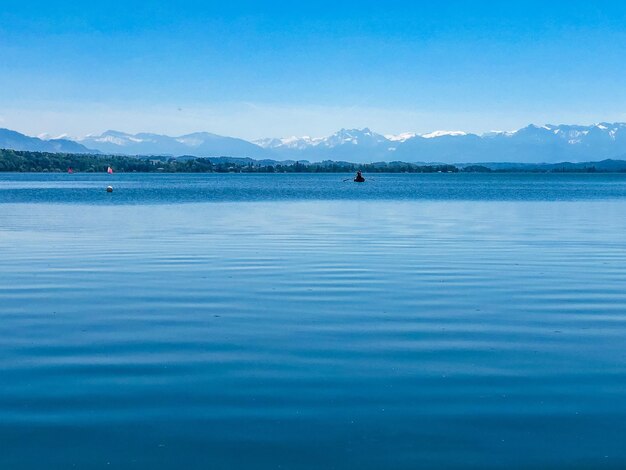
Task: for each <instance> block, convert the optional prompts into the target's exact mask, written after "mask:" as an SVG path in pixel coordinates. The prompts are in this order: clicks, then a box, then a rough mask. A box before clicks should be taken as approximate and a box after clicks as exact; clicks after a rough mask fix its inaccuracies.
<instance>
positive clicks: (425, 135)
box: [421, 131, 467, 139]
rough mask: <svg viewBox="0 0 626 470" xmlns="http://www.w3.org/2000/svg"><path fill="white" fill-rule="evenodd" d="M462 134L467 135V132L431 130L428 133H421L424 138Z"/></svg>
mask: <svg viewBox="0 0 626 470" xmlns="http://www.w3.org/2000/svg"><path fill="white" fill-rule="evenodd" d="M461 135H467V132H463V131H434V132H429V133H428V134H421V136H422V137H423V138H424V139H432V138H434V137H445V136H452V137H457V136H461Z"/></svg>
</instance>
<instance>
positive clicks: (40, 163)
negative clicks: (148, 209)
mask: <svg viewBox="0 0 626 470" xmlns="http://www.w3.org/2000/svg"><path fill="white" fill-rule="evenodd" d="M596 165H599V167H598V168H596ZM108 167H111V168H112V169H113V171H115V172H119V173H132V172H137V173H351V172H355V171H356V170H361V171H363V172H366V173H458V172H465V173H490V172H498V173H502V172H507V173H509V172H541V173H545V172H550V173H593V172H596V171H603V172H606V171H610V172H625V171H626V162H625V161H621V160H605V161H603V162H596V164H591V163H583V164H572V163H563V164H543V165H530V164H527V165H517V166H511V167H503V166H498V167H494V168H489V167H488V166H485V165H477V164H474V165H466V166H456V165H449V164H416V163H405V162H378V163H363V164H361V163H349V162H334V161H324V162H316V163H310V162H301V161H286V162H277V161H273V160H252V159H250V158H231V157H212V158H207V157H192V156H184V157H178V158H173V157H164V156H138V157H131V156H120V155H90V154H73V153H49V152H32V151H23V150H8V149H0V172H24V173H30V172H51V173H61V172H67V171H69V170H70V169H71V170H72V171H73V172H79V173H102V172H106V171H107V168H108Z"/></svg>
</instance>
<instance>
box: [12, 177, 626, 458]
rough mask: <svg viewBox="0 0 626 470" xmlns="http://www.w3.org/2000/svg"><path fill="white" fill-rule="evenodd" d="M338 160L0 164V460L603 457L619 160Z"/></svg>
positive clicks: (625, 305)
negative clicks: (128, 166) (131, 170)
mask: <svg viewBox="0 0 626 470" xmlns="http://www.w3.org/2000/svg"><path fill="white" fill-rule="evenodd" d="M345 177H347V175H346V176H344V175H288V174H281V175H141V174H133V175H113V176H112V177H107V176H103V175H78V174H74V175H30V174H27V175H23V174H15V175H7V174H3V175H0V468H2V469H4V468H7V469H40V468H46V469H66V468H98V469H99V468H103V469H105V468H106V469H109V468H121V469H139V468H141V469H143V468H150V469H180V468H185V469H207V468H212V469H239V468H246V469H247V468H259V469H279V468H282V469H320V468H337V469H344V468H345V469H381V468H394V469H415V468H442V469H456V468H459V469H460V468H463V469H465V468H472V469H490V468H514V469H522V468H563V469H565V468H568V469H570V468H589V469H591V468H593V469H595V468H615V469H617V468H625V467H626V446H625V445H624V443H625V442H626V175H508V174H505V175H467V174H465V175H450V174H434V175H375V177H374V178H373V179H372V180H369V181H368V182H367V183H365V184H363V185H357V184H353V183H342V181H341V180H342V179H343V178H345ZM108 184H111V185H113V186H114V188H115V189H114V192H113V193H112V194H107V193H106V192H105V191H104V187H105V186H106V185H108Z"/></svg>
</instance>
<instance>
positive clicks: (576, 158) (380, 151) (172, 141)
mask: <svg viewBox="0 0 626 470" xmlns="http://www.w3.org/2000/svg"><path fill="white" fill-rule="evenodd" d="M0 147H1V148H9V149H16V150H33V151H47V152H72V153H95V151H99V152H101V153H106V154H113V155H155V156H168V157H170V156H174V157H179V156H184V155H187V156H193V157H231V158H253V159H260V160H275V161H284V160H292V161H302V160H307V161H311V162H321V161H325V160H332V161H349V162H355V163H371V162H392V161H403V162H410V163H442V164H468V163H484V162H508V163H519V164H530V163H532V164H538V163H559V162H572V163H578V162H586V161H599V160H607V159H613V160H617V159H619V158H621V157H622V156H624V155H626V123H607V122H603V123H599V124H595V125H591V126H578V125H552V124H546V125H544V126H536V125H532V124H531V125H529V126H526V127H524V128H522V129H519V130H517V131H512V132H489V133H486V134H482V135H477V134H471V133H466V132H462V131H434V132H430V133H428V134H421V135H420V134H415V133H403V134H399V135H382V134H378V133H376V132H373V131H372V130H370V129H368V128H364V129H341V130H340V131H338V132H335V133H334V134H331V135H329V136H327V137H308V136H304V137H286V138H268V139H260V140H256V141H254V142H248V141H246V140H243V139H238V138H235V137H225V136H220V135H217V134H211V133H208V132H197V133H193V134H186V135H182V136H178V137H170V136H167V135H160V134H150V133H139V134H127V133H124V132H119V131H113V130H111V131H106V132H104V133H102V134H99V135H90V136H87V137H85V138H83V139H79V140H78V141H72V140H69V139H66V138H63V139H50V140H43V139H39V138H37V137H29V136H26V135H23V134H20V133H18V132H15V131H10V130H7V129H2V130H0ZM89 149H94V150H89Z"/></svg>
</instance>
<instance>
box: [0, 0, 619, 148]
mask: <svg viewBox="0 0 626 470" xmlns="http://www.w3.org/2000/svg"><path fill="white" fill-rule="evenodd" d="M0 2H1V7H0V127H8V128H12V129H15V130H18V131H21V132H25V133H28V134H31V135H36V134H39V133H43V132H49V133H52V134H60V133H68V134H70V135H72V136H80V135H84V134H87V133H96V132H97V133H99V132H102V131H104V130H106V129H117V130H122V131H128V132H139V131H149V132H161V133H167V134H170V135H172V134H182V133H187V132H193V131H210V132H216V133H219V134H225V135H234V136H238V137H244V138H258V137H267V136H287V135H313V136H321V135H326V134H330V133H332V132H334V131H336V130H337V129H339V128H341V127H346V128H350V127H370V128H372V129H373V130H375V131H377V132H381V133H400V132H405V131H413V132H428V131H432V130H435V129H448V130H455V129H461V130H468V131H474V132H482V131H488V130H494V129H497V130H509V129H514V128H518V127H521V126H524V125H526V124H528V123H531V122H533V123H537V124H543V123H547V122H549V123H556V124H559V123H580V124H591V123H593V122H598V121H626V2H622V1H603V2H592V1H584V2H583V1H541V2H536V1H520V2H506V1H493V2H486V1H483V2H481V1H424V2H418V1H412V2H400V1H396V2H394V1H388V2H383V1H381V0H377V1H368V0H359V1H344V2H342V1H340V0H335V1H314V2H312V1H311V2H306V1H302V2H297V1H289V2H281V1H272V2H263V1H256V2H255V1H250V2H247V1H238V0H227V1H226V0H225V1H219V2H211V1H190V0H177V1H166V0H161V1H141V0H124V1H114V0H111V1H94V0H92V1H80V0H71V1H70V0H67V1H54V0H47V1H29V0H19V1H15V0H0Z"/></svg>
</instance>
